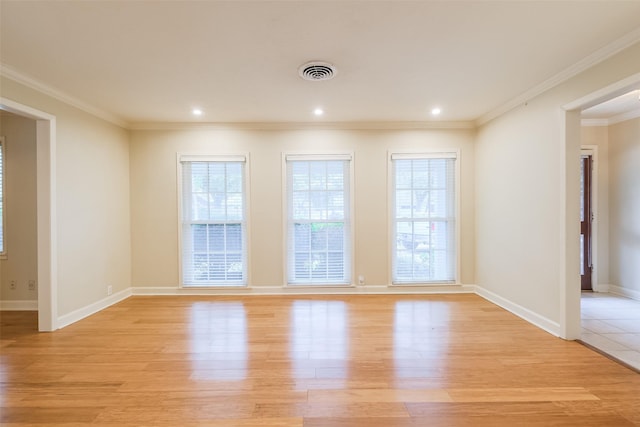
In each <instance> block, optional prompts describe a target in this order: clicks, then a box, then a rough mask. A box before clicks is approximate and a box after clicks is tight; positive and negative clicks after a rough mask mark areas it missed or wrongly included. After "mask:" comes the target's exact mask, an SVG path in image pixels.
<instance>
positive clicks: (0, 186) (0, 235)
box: [0, 137, 5, 254]
mask: <svg viewBox="0 0 640 427" xmlns="http://www.w3.org/2000/svg"><path fill="white" fill-rule="evenodd" d="M4 212H5V211H4V137H0V254H4V252H5V249H4Z"/></svg>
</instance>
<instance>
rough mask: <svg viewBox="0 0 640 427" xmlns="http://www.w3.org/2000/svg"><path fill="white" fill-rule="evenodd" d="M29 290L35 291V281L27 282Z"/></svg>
mask: <svg viewBox="0 0 640 427" xmlns="http://www.w3.org/2000/svg"><path fill="white" fill-rule="evenodd" d="M29 290H30V291H35V290H36V281H35V280H29Z"/></svg>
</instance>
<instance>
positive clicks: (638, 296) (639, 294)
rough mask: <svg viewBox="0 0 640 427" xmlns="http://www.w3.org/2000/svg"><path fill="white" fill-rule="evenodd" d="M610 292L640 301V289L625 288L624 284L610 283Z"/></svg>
mask: <svg viewBox="0 0 640 427" xmlns="http://www.w3.org/2000/svg"><path fill="white" fill-rule="evenodd" d="M608 288H609V293H610V294H614V295H619V296H621V297H626V298H631V299H635V300H638V301H640V291H636V290H635V289H629V288H623V287H622V286H615V285H609V286H608Z"/></svg>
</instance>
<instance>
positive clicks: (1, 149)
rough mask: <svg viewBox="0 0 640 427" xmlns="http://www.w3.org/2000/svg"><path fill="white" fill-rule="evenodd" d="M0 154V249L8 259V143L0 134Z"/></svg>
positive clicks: (0, 257) (0, 256)
mask: <svg viewBox="0 0 640 427" xmlns="http://www.w3.org/2000/svg"><path fill="white" fill-rule="evenodd" d="M0 155H2V159H0V161H1V162H2V164H1V165H0V167H1V168H2V169H1V170H2V188H1V190H2V201H1V202H0V203H2V219H1V221H2V250H1V251H0V259H7V204H6V199H7V192H6V189H7V186H6V182H7V168H6V166H7V160H6V143H5V137H4V136H0Z"/></svg>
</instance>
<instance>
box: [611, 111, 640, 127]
mask: <svg viewBox="0 0 640 427" xmlns="http://www.w3.org/2000/svg"><path fill="white" fill-rule="evenodd" d="M638 117H640V108H639V109H637V110H631V111H627V112H625V113H622V114H618V115H617V116H613V117H609V124H610V125H615V124H616V123H621V122H626V121H627V120H633V119H637V118H638Z"/></svg>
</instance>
